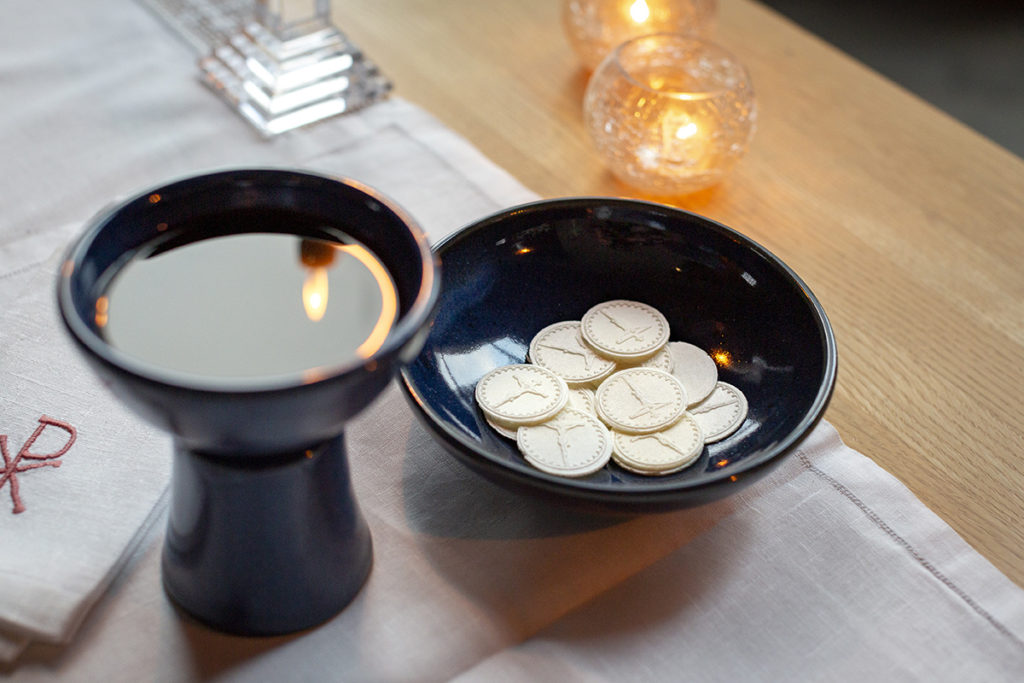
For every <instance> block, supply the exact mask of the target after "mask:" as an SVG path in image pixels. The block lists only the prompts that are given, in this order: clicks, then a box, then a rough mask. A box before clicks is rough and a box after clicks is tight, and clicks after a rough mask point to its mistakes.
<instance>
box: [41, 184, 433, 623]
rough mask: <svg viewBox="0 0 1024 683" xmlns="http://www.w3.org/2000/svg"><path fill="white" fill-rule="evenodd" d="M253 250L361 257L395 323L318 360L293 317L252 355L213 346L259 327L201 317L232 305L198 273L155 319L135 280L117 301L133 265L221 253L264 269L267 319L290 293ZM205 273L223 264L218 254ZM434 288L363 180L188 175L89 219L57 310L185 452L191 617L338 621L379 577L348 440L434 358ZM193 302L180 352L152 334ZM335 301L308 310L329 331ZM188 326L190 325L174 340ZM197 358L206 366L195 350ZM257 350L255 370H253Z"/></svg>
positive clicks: (343, 330) (260, 288)
mask: <svg viewBox="0 0 1024 683" xmlns="http://www.w3.org/2000/svg"><path fill="white" fill-rule="evenodd" d="M255 236H258V237H259V239H260V240H263V241H269V242H270V243H271V244H277V243H278V242H279V241H280V240H291V242H287V243H286V244H287V245H290V246H288V248H287V249H284V250H278V251H281V252H282V253H278V254H276V255H274V257H275V258H277V260H278V261H280V260H282V259H283V260H285V261H288V262H289V263H291V264H292V265H293V266H294V267H295V268H297V269H301V268H308V269H310V270H315V269H316V268H320V267H323V264H324V263H326V262H328V261H330V260H331V259H333V258H334V255H335V254H336V253H338V254H341V252H344V253H345V255H348V254H350V253H352V254H354V253H356V251H358V252H359V254H362V256H360V258H361V259H362V261H361V262H365V263H366V264H370V265H369V266H368V268H370V271H368V272H372V274H373V277H374V278H376V280H375V282H376V283H377V284H380V285H381V289H380V292H379V294H377V295H375V296H379V298H380V300H381V301H384V302H385V303H384V304H382V305H381V306H380V310H381V313H380V314H379V320H378V322H379V323H381V324H380V325H375V326H374V328H373V332H372V334H371V336H374V335H376V338H375V341H373V343H372V344H371V345H369V346H367V344H366V343H364V344H362V345H360V346H359V348H358V349H352V350H345V348H346V347H344V344H343V343H342V341H341V340H340V339H339V341H338V344H337V345H334V344H332V343H331V342H332V341H333V340H332V339H331V338H328V339H327V340H326V342H327V343H326V344H321V345H320V347H317V348H318V349H320V355H316V356H314V355H307V353H306V350H305V349H306V347H305V346H304V344H305V343H306V342H307V341H308V340H307V337H308V336H310V335H309V334H308V333H307V332H302V333H297V332H296V330H300V329H302V330H307V329H308V330H313V331H318V332H319V333H320V334H321V335H322V334H323V330H324V329H325V328H324V327H317V325H319V324H321V323H316V322H309V321H299V320H298V319H295V320H292V319H291V318H288V319H287V320H289V321H290V322H286V320H285V318H286V316H284V315H283V314H282V317H281V321H280V322H278V321H277V319H276V318H275V319H271V320H270V321H269V323H267V321H263V322H262V323H261V324H265V327H263V328H253V329H257V330H262V331H257V332H255V333H254V332H251V331H249V332H247V331H246V329H248V328H245V327H244V326H243V327H239V328H238V331H237V335H238V339H237V353H236V349H235V348H233V347H231V346H230V344H231V343H232V342H231V340H230V338H229V340H228V347H227V348H226V349H224V348H220V349H219V350H218V348H217V344H215V343H214V342H215V337H217V335H215V334H214V332H218V331H220V330H221V328H224V329H235V328H233V327H231V326H232V325H235V321H234V320H233V319H234V318H235V317H241V318H244V317H245V315H243V314H241V313H239V314H238V315H237V316H235V315H234V314H233V313H232V311H234V308H228V309H225V310H227V311H229V313H228V314H225V315H219V314H218V313H217V312H216V311H217V309H215V308H214V309H210V310H213V314H210V312H209V310H206V309H208V308H209V306H205V304H207V303H209V302H208V301H207V300H209V301H211V302H216V300H217V299H218V296H219V297H220V298H221V299H231V298H232V297H229V296H224V295H223V294H222V292H220V291H219V289H220V288H219V287H206V285H203V284H202V282H203V281H202V280H201V274H200V273H199V271H200V270H201V269H200V268H198V267H196V269H195V274H193V271H191V270H186V271H181V272H179V273H178V274H177V275H175V274H173V271H171V272H172V275H171V276H166V275H159V274H158V275H157V276H159V277H165V279H166V282H164V281H158V283H157V284H158V287H157V288H156V289H155V290H154V291H155V294H152V295H149V298H148V299H146V300H144V301H143V302H142V303H143V305H142V307H141V308H140V307H136V308H135V309H132V308H131V307H130V306H128V305H127V304H125V305H121V304H119V300H117V297H118V296H120V297H121V299H123V300H125V301H127V300H130V299H131V296H132V294H133V293H134V292H133V291H132V290H133V289H134V288H135V285H131V284H124V285H122V286H121V290H125V291H123V292H120V294H117V295H116V296H115V294H113V293H114V292H119V291H120V290H117V285H118V283H119V282H130V280H129V279H126V278H127V276H128V272H129V269H131V268H135V267H142V266H145V267H150V266H152V267H156V266H158V265H159V264H161V263H164V262H166V261H167V260H168V257H169V256H173V255H177V254H188V253H193V252H191V251H186V250H188V249H193V250H194V249H195V248H197V247H203V248H205V246H208V245H211V244H214V243H216V244H220V245H228V248H227V251H226V252H222V253H220V252H219V254H220V255H216V256H215V259H214V261H213V262H212V263H213V265H215V266H217V267H221V266H223V267H224V268H225V269H227V270H228V271H230V268H229V266H231V267H233V266H235V265H241V266H245V267H247V268H249V269H250V271H252V270H253V269H254V268H255V271H253V272H254V273H255V277H254V279H253V282H252V289H251V293H250V294H242V295H236V296H234V297H233V298H234V299H235V301H227V304H230V305H231V306H235V305H237V304H240V303H241V302H240V301H237V300H238V299H242V298H245V296H250V297H252V298H254V301H250V302H248V304H249V305H248V307H247V309H246V310H250V311H253V312H255V313H256V314H257V317H258V316H259V315H262V314H263V313H264V312H266V311H268V310H271V309H272V304H273V301H276V300H277V299H276V298H275V297H277V292H275V291H273V290H274V288H275V287H277V285H276V284H275V282H276V281H275V280H273V279H272V278H271V275H270V272H269V271H270V266H266V267H265V266H263V265H261V264H262V262H258V263H257V261H255V260H254V257H252V256H246V254H248V253H249V252H247V251H243V250H242V246H245V244H246V242H245V241H244V240H251V239H253V238H254V237H255ZM240 238H244V239H241V240H240ZM233 240H234V241H233ZM236 243H237V244H239V245H241V246H237V247H236V246H233V245H236ZM293 247H294V248H293ZM346 250H347V251H346ZM353 250H356V251H353ZM223 254H227V255H226V256H224V255H223ZM370 255H372V257H374V258H371V256H370ZM204 258H206V257H204ZM325 259H326V260H325ZM371 261H372V263H371ZM272 262H273V263H276V261H273V259H271V260H268V261H267V263H268V264H269V263H272ZM197 263H199V265H206V266H208V265H210V263H209V258H207V262H205V263H204V262H201V259H200V262H197ZM353 263H354V261H353ZM373 264H377V265H373ZM189 267H190V268H191V267H192V266H191V265H190V266H189ZM264 268H265V269H266V271H267V275H266V277H263V273H264V270H261V269H264ZM154 277H156V276H154ZM332 277H333V276H332ZM225 279H227V278H225ZM197 283H198V284H197ZM214 283H215V284H216V279H214ZM230 284H231V283H229V282H225V283H224V285H225V287H227V286H229V285H230ZM439 284H440V280H439V276H438V272H437V265H436V262H435V257H434V256H433V255H432V254H431V252H430V248H429V246H428V244H427V241H426V238H425V236H424V235H423V233H422V232H421V231H420V230H419V229H418V228H417V227H416V226H415V224H414V223H413V222H412V221H411V220H410V219H409V218H408V217H407V216H406V215H405V214H403V213H402V212H401V211H400V210H398V209H397V208H395V207H394V206H392V205H391V204H389V203H388V202H387V201H386V200H384V199H383V198H382V197H381V196H379V195H378V194H377V193H376V192H374V191H372V190H370V189H368V188H366V187H363V186H361V185H359V184H358V183H354V182H351V181H346V180H338V179H333V178H329V177H325V176H320V175H315V174H310V173H305V172H299V171H294V170H277V169H260V170H229V171H223V172H218V173H212V174H208V175H200V176H196V177H191V178H186V179H183V180H179V181H176V182H173V183H170V184H168V185H166V186H163V187H159V188H154V189H152V190H149V191H147V192H143V193H141V194H139V195H138V196H135V197H133V198H131V199H129V200H127V201H125V202H123V203H120V204H119V205H117V206H116V207H114V208H112V209H109V210H107V211H105V212H103V213H101V214H100V215H98V216H97V217H96V218H94V219H93V220H92V221H91V222H90V223H89V225H88V227H87V228H86V230H85V232H84V234H83V235H82V236H81V237H80V238H79V239H78V241H77V242H76V243H75V244H74V245H73V246H72V248H71V250H70V251H69V253H68V256H67V259H66V260H65V262H64V265H63V270H62V273H61V276H60V280H59V283H58V305H59V309H60V313H61V316H62V319H63V321H64V324H65V325H66V327H67V329H68V331H69V332H70V334H71V336H72V337H73V338H74V340H75V341H76V342H77V345H78V347H79V348H80V349H81V350H82V352H83V353H84V355H85V357H86V358H87V360H88V361H89V363H90V364H91V365H92V367H93V369H94V370H95V371H96V372H97V373H98V374H99V376H100V377H101V378H102V379H103V381H104V382H105V383H106V384H108V385H109V387H110V388H111V390H112V391H114V392H115V393H116V394H117V395H118V396H119V397H120V398H122V399H123V400H124V401H125V403H126V404H128V405H129V406H130V407H131V408H133V409H134V410H135V411H137V412H138V413H139V414H140V415H142V416H143V417H145V418H146V419H148V420H149V421H151V422H153V423H154V424H156V425H157V426H159V427H161V428H163V429H165V430H167V431H169V432H170V433H171V434H172V435H173V437H174V442H175V449H174V467H173V475H172V497H171V510H170V520H169V526H168V530H167V537H166V542H165V546H164V553H163V579H164V585H165V588H166V590H167V592H168V594H169V595H170V597H171V598H172V599H173V600H174V602H176V603H177V604H178V605H179V606H180V607H182V608H183V609H184V610H185V611H186V612H187V613H189V614H191V615H192V616H194V617H195V618H197V619H199V620H200V621H202V622H205V623H207V624H209V625H211V626H213V627H215V628H217V629H220V630H224V631H228V632H233V633H240V634H250V635H270V634H281V633H288V632H293V631H297V630H300V629H304V628H307V627H311V626H314V625H316V624H318V623H320V622H323V621H325V620H326V619H328V618H330V617H331V616H333V615H334V614H336V613H337V612H339V611H340V610H341V609H342V608H344V607H345V606H346V605H347V604H348V603H349V602H350V601H351V600H352V599H353V597H354V596H355V595H356V594H357V593H358V591H359V589H360V587H361V586H362V585H363V583H364V581H365V580H366V578H367V576H368V574H369V571H370V566H371V555H372V553H371V541H370V535H369V530H368V528H367V526H366V523H365V521H364V520H363V518H362V515H361V513H360V511H359V508H358V505H357V503H356V500H355V498H354V496H353V493H352V488H351V484H350V480H349V469H348V462H347V456H346V452H345V442H344V435H343V431H344V428H345V424H346V422H347V421H348V420H349V419H351V418H352V417H353V416H355V415H356V414H357V413H358V412H359V411H360V410H362V409H363V408H364V407H366V406H367V405H368V404H369V403H370V402H371V401H372V400H373V398H374V397H376V396H377V395H378V394H379V393H380V392H381V390H383V389H384V388H385V386H386V385H387V384H388V383H389V382H390V381H391V379H392V378H393V377H394V375H395V373H396V372H397V369H398V368H399V367H400V366H401V365H403V364H404V363H406V362H408V361H410V360H411V359H412V358H413V357H415V356H416V354H417V353H418V352H419V349H420V347H421V346H422V343H423V341H424V339H425V336H426V333H427V327H428V325H427V324H428V322H429V321H430V318H431V316H432V313H433V310H434V307H435V304H436V301H437V298H438V291H439ZM189 287H192V288H193V289H196V288H197V287H198V289H197V290H196V291H197V292H198V294H197V295H196V296H192V297H191V298H189V296H191V295H189V296H186V297H185V299H186V301H185V303H186V304H187V305H186V306H185V311H184V313H185V315H184V317H182V318H181V321H180V322H175V323H174V325H173V326H172V327H171V328H170V329H169V331H170V332H174V333H179V332H180V333H182V334H181V339H178V340H176V341H175V342H174V343H173V344H170V345H168V346H166V348H165V347H163V346H161V344H163V343H164V341H165V340H164V338H163V335H162V334H158V333H154V330H153V329H152V328H153V327H154V326H156V327H158V326H159V325H161V324H163V323H164V322H165V320H164V318H165V317H166V316H170V315H171V314H172V310H171V308H172V306H171V303H172V301H173V300H174V299H175V296H172V295H178V294H180V293H181V292H179V291H178V290H181V291H192V290H188V289H187V288H189ZM204 287H205V289H204ZM348 289H349V288H348V286H347V285H344V284H343V285H342V286H340V288H339V290H338V291H336V292H332V295H333V298H334V299H338V298H343V297H344V296H347V295H349V294H350V293H349V292H348V291H347V290H348ZM213 290H218V291H213ZM385 290H386V291H385ZM245 291H246V292H248V291H249V290H245ZM282 296H283V297H285V298H287V300H288V302H294V303H295V307H296V309H297V310H298V309H300V303H302V302H301V301H300V295H299V294H298V291H297V290H296V291H295V292H292V290H291V288H290V287H289V288H288V291H287V292H286V293H285V294H283V295H282ZM302 296H306V295H305V294H303V295H302ZM325 297H326V294H324V295H323V297H321V296H320V295H319V294H314V295H312V298H313V306H312V307H313V309H314V311H315V310H316V309H317V307H319V308H320V309H321V310H320V311H319V312H317V313H316V316H322V315H323V310H322V309H323V307H324V306H325V305H326V306H327V312H328V318H326V319H325V320H329V319H330V315H331V311H332V310H335V311H336V310H337V306H336V305H335V303H327V302H326V299H325ZM177 298H178V299H180V298H181V296H178V297H177ZM365 298H366V297H363V296H362V295H360V296H358V297H355V298H354V299H353V300H352V301H350V302H349V305H351V306H353V307H354V308H353V309H352V310H353V311H356V310H361V308H360V307H363V305H364V303H365V302H364V301H363V299H365ZM282 300H284V299H282ZM332 306H334V309H332ZM193 307H194V309H195V311H196V315H197V316H198V315H200V313H202V312H203V311H204V310H205V311H206V314H207V316H208V319H206V320H205V321H201V322H199V323H196V322H195V321H194V320H192V319H191V316H190V315H189V313H190V311H192V309H193ZM179 308H180V307H179ZM181 313H182V311H181V310H178V311H177V314H181ZM211 315H212V317H210V316H211ZM297 315H299V316H301V315H302V314H301V312H300V313H298V314H297ZM307 315H308V316H309V318H310V320H319V318H317V317H316V316H314V315H313V313H311V312H309V311H307ZM344 315H345V316H349V314H348V313H347V312H346V313H344ZM116 316H120V317H119V318H118V322H119V324H128V326H129V327H131V323H132V322H133V318H135V319H136V320H134V322H136V323H138V324H137V325H136V327H138V328H139V329H137V330H134V331H135V332H138V333H140V334H143V335H149V337H145V336H143V337H142V339H144V340H148V341H146V342H145V343H144V344H142V345H141V346H137V347H136V348H134V349H129V348H128V347H127V346H121V342H120V341H118V339H119V338H118V337H117V336H116V335H114V334H113V332H112V330H113V328H114V327H115V326H114V322H115V317H116ZM335 317H337V316H335ZM143 319H144V320H145V321H146V322H144V323H141V322H139V321H141V320H143ZM347 320H349V317H345V318H343V319H341V320H340V321H339V320H335V323H334V324H335V325H336V327H335V328H332V329H335V330H337V334H338V335H339V337H343V336H345V335H347V334H349V332H351V330H349V329H348V326H347V324H346V321H347ZM352 320H353V321H354V314H353V316H352ZM244 322H245V321H244V320H243V321H242V323H244ZM300 322H301V324H300ZM323 324H326V323H323ZM354 324H355V323H354V322H353V325H354ZM303 325H306V327H303ZM184 327H188V328H189V329H188V330H182V329H178V328H184ZM329 334H334V333H333V332H332V333H329ZM355 334H359V332H358V331H356V332H355ZM254 337H255V338H254ZM259 337H267V339H262V338H259ZM125 339H130V338H129V337H125ZM220 341H221V345H222V346H223V343H224V340H223V339H222V340H220ZM322 341H323V340H322ZM192 343H195V344H196V347H195V348H196V349H198V351H191V352H190V351H187V349H186V351H182V349H183V348H186V347H187V346H188V344H192ZM289 345H294V346H295V348H294V349H289V348H288V347H289ZM279 347H283V348H284V350H285V351H286V352H287V351H293V352H292V353H291V355H290V356H288V355H287V354H286V355H285V357H284V360H285V361H287V362H291V363H292V365H287V364H285V365H275V364H274V363H276V362H277V361H275V360H274V359H273V356H274V354H276V353H277V352H278V351H280V350H281V349H280V348H279ZM161 348H165V350H164V351H159V350H158V349H161ZM257 348H258V349H262V351H258V352H257V351H253V349H257ZM204 349H208V350H209V354H206V353H204V352H203V350H204ZM150 352H152V354H153V355H152V356H150V355H147V354H149V353H150ZM216 352H220V353H222V354H224V355H223V356H222V357H221V358H222V360H219V361H215V362H213V363H212V365H211V367H210V368H209V369H203V370H197V369H195V368H197V367H205V366H201V365H196V366H193V365H188V363H190V362H192V361H200V360H205V361H209V358H208V357H207V356H210V355H211V354H214V353H216ZM264 352H265V353H264ZM261 354H262V355H261ZM266 354H270V355H266ZM332 354H336V355H332ZM165 355H166V360H167V362H164V360H165V357H164V356H165ZM250 355H251V363H252V369H253V371H252V372H248V373H247V372H245V371H246V369H247V365H248V364H249V363H250ZM172 357H173V359H174V362H171V360H172ZM228 361H230V363H229V362H228ZM175 363H185V365H180V364H175ZM264 363H265V364H266V367H265V369H263V368H264V366H263V365H261V364H264ZM232 364H233V365H234V366H237V367H236V368H235V370H233V371H232V372H233V373H234V374H231V373H227V372H225V373H221V372H220V366H221V365H224V366H225V367H226V366H227V365H232Z"/></svg>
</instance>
